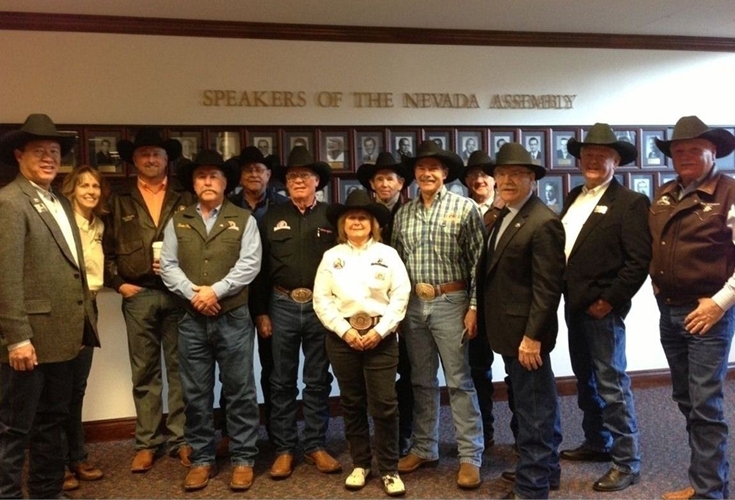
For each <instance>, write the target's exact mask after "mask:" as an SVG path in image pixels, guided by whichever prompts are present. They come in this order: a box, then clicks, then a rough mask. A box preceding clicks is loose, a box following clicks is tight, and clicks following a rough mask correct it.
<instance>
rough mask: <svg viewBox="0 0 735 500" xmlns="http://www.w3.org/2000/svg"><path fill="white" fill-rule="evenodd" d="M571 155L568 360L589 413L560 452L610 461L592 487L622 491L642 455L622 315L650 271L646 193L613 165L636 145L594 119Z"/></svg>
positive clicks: (566, 213)
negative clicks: (575, 172) (576, 181)
mask: <svg viewBox="0 0 735 500" xmlns="http://www.w3.org/2000/svg"><path fill="white" fill-rule="evenodd" d="M567 147H568V149H569V153H570V154H571V155H572V156H574V157H575V158H578V159H579V168H580V170H581V171H582V175H583V176H584V181H585V183H584V184H583V185H582V186H578V187H576V188H574V189H573V190H572V191H571V192H570V193H569V195H568V196H567V199H566V200H565V201H564V209H563V210H562V215H561V217H562V223H563V224H564V231H565V235H566V245H565V248H564V251H565V254H566V257H567V270H566V273H565V275H564V283H565V287H564V298H565V310H564V312H565V317H566V322H567V327H568V331H569V357H570V359H571V362H572V370H573V371H574V375H575V376H576V377H577V403H578V405H579V408H580V409H581V410H582V411H583V412H584V418H583V420H582V428H583V430H584V442H583V443H582V445H581V446H579V447H578V448H575V449H571V450H563V451H562V452H561V457H562V458H564V459H567V460H577V461H588V462H609V461H612V468H611V469H610V470H609V471H608V472H607V473H606V474H605V475H603V476H602V477H601V478H599V479H598V480H597V481H596V482H595V483H594V484H593V485H592V487H593V488H594V489H595V490H597V491H619V490H623V489H625V488H627V487H628V486H629V485H631V484H633V483H636V482H638V479H639V478H640V469H641V457H640V447H639V444H638V425H637V423H636V416H635V407H634V403H633V393H632V392H631V390H630V378H629V377H628V374H627V373H626V372H625V368H626V363H627V362H626V357H625V323H624V319H625V316H626V315H627V314H628V312H629V311H630V307H631V301H632V299H633V296H634V295H635V294H636V292H638V290H639V289H640V287H641V285H643V282H644V281H645V280H646V274H647V273H648V264H649V262H650V261H651V235H650V233H649V231H648V207H649V202H648V198H647V197H646V196H644V195H641V194H639V193H636V192H634V191H632V190H630V189H628V188H626V187H624V186H622V185H620V183H619V182H618V181H617V180H616V179H615V169H616V168H617V167H618V166H619V165H627V164H628V163H631V162H633V161H635V159H636V158H637V157H638V150H637V149H636V147H635V146H634V145H633V144H631V143H629V142H625V141H619V140H618V139H617V137H615V133H614V132H613V130H612V128H610V126H609V125H608V124H606V123H596V124H595V125H594V126H592V128H591V129H590V131H589V132H588V133H587V136H586V137H585V140H584V142H580V141H577V140H576V139H574V138H571V139H569V142H568V144H567Z"/></svg>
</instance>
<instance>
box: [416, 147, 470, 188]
mask: <svg viewBox="0 0 735 500" xmlns="http://www.w3.org/2000/svg"><path fill="white" fill-rule="evenodd" d="M421 158H437V159H439V160H440V161H441V162H442V164H443V165H444V166H445V167H447V170H448V172H447V178H446V179H444V184H449V183H450V182H452V181H454V180H455V179H457V178H458V177H459V175H460V174H461V173H462V168H464V164H463V163H462V158H460V157H459V155H458V154H457V153H454V152H452V151H447V150H446V149H442V147H441V146H439V145H438V144H437V143H436V142H435V141H432V140H431V139H429V140H427V141H424V142H422V143H421V144H419V147H418V149H417V150H416V156H414V157H413V158H410V157H406V158H404V160H403V161H404V162H405V163H406V167H408V168H409V169H410V170H411V172H412V173H413V170H414V167H415V166H416V162H417V161H418V160H420V159H421ZM411 181H412V182H413V179H411ZM406 184H410V182H408V179H406Z"/></svg>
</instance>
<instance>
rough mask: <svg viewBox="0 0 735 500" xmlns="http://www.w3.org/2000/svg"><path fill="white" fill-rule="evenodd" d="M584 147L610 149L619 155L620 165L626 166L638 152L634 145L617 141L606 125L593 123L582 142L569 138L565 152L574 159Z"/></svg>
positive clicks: (634, 158)
mask: <svg viewBox="0 0 735 500" xmlns="http://www.w3.org/2000/svg"><path fill="white" fill-rule="evenodd" d="M584 146H605V147H608V148H612V149H614V150H615V151H617V153H618V154H619V155H620V165H627V164H628V163H631V162H633V161H635V160H636V158H638V150H637V149H636V147H635V145H633V144H631V143H629V142H626V141H619V140H618V138H617V136H616V135H615V132H613V129H612V128H611V127H610V125H608V124H607V123H595V124H594V125H592V128H591V129H590V131H589V132H587V136H586V137H585V138H584V142H581V141H578V140H577V139H575V138H574V137H570V138H569V141H568V142H567V151H569V154H570V155H572V156H574V157H575V158H579V155H580V154H581V153H582V148H583V147H584Z"/></svg>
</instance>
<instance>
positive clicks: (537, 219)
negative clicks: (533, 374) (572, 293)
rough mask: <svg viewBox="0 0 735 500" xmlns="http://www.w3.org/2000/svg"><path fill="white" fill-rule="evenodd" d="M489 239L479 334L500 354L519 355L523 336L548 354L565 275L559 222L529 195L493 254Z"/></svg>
mask: <svg viewBox="0 0 735 500" xmlns="http://www.w3.org/2000/svg"><path fill="white" fill-rule="evenodd" d="M508 217H510V214H509V215H508ZM489 238H490V235H488V238H486V241H485V245H484V248H483V252H482V255H481V256H480V260H479V263H478V268H477V280H478V281H477V294H478V297H477V312H478V332H479V333H481V334H482V333H484V334H485V335H487V338H488V341H489V343H490V347H491V348H492V350H493V351H495V352H497V353H499V354H502V355H503V356H513V357H517V356H518V346H519V345H520V344H521V340H522V339H523V336H524V335H526V336H528V337H530V338H532V339H534V340H538V341H540V342H541V352H542V353H548V352H551V350H552V349H553V348H554V346H555V345H556V335H557V332H558V328H559V325H558V320H557V315H556V314H557V309H558V308H559V301H560V300H561V293H562V281H563V275H564V228H563V227H562V225H561V221H560V220H559V218H558V217H557V216H556V214H555V213H554V212H552V211H551V210H549V209H548V208H547V207H546V205H544V204H543V202H542V201H541V200H540V199H539V198H538V196H536V195H533V194H532V195H531V198H529V200H528V201H527V202H526V203H525V204H524V205H523V207H521V209H520V211H519V212H518V214H517V215H516V216H515V217H514V218H513V220H512V221H511V222H510V224H509V225H508V227H507V228H506V229H505V231H504V232H503V234H502V235H501V237H500V239H499V240H498V242H497V246H496V248H495V251H494V252H488V248H487V246H488V239H489ZM488 254H490V255H488Z"/></svg>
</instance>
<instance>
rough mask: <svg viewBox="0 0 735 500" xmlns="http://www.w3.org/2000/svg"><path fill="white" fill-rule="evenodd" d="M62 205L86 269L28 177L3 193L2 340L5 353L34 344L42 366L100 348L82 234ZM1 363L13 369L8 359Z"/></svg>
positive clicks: (18, 179)
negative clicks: (13, 347) (20, 344)
mask: <svg viewBox="0 0 735 500" xmlns="http://www.w3.org/2000/svg"><path fill="white" fill-rule="evenodd" d="M59 201H60V203H61V205H62V206H63V207H64V210H65V211H66V215H67V217H69V222H70V225H71V228H72V232H73V233H74V241H75V243H76V250H77V255H78V257H79V260H80V264H81V265H77V264H76V263H75V262H74V257H73V255H72V252H71V249H70V248H69V246H68V245H67V243H66V240H65V239H64V235H63V234H62V232H61V229H60V228H59V225H58V224H57V222H56V219H54V216H53V215H52V214H51V213H50V212H49V211H48V210H47V209H46V206H45V205H44V204H43V201H42V200H41V198H40V196H39V194H38V190H37V189H36V188H35V187H34V186H33V185H31V183H30V182H28V180H27V179H26V178H25V177H23V176H22V175H19V176H18V177H16V179H15V180H14V181H13V182H11V183H10V184H8V185H7V186H6V187H5V188H3V189H2V190H0V227H2V228H3V230H2V232H0V275H2V286H0V338H1V339H2V344H3V348H4V347H5V346H7V345H8V344H15V343H17V342H21V341H24V340H30V341H31V343H32V344H33V347H34V348H35V350H36V356H37V358H38V362H39V363H55V362H60V361H68V360H70V359H74V358H75V357H76V356H77V354H79V347H80V346H81V345H82V343H83V342H84V343H85V344H86V345H94V346H99V338H98V336H97V331H96V329H97V322H96V317H95V314H94V309H93V307H92V300H91V297H90V295H89V291H88V288H87V274H86V271H85V269H84V261H83V259H84V254H83V253H82V244H81V240H80V238H79V230H78V228H77V225H76V223H75V221H74V213H73V212H72V209H71V206H70V205H69V202H68V201H67V200H66V198H64V197H63V196H59ZM0 361H2V362H4V363H7V362H8V356H7V354H3V355H0Z"/></svg>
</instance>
